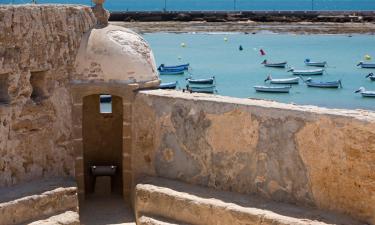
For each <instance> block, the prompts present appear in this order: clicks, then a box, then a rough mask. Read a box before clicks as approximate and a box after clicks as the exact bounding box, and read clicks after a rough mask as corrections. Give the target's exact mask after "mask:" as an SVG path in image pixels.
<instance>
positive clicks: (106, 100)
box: [99, 94, 112, 113]
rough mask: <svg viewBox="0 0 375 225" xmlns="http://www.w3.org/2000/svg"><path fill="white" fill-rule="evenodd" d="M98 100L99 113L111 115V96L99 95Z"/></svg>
mask: <svg viewBox="0 0 375 225" xmlns="http://www.w3.org/2000/svg"><path fill="white" fill-rule="evenodd" d="M99 100H100V102H99V104H100V106H99V108H100V113H112V96H111V95H105V94H101V95H100V98H99Z"/></svg>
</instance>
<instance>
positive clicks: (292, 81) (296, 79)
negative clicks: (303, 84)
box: [264, 75, 299, 84]
mask: <svg viewBox="0 0 375 225" xmlns="http://www.w3.org/2000/svg"><path fill="white" fill-rule="evenodd" d="M267 81H270V83H271V84H298V83H299V77H292V78H279V79H274V78H272V77H271V75H268V76H267V78H266V79H265V80H264V82H267Z"/></svg>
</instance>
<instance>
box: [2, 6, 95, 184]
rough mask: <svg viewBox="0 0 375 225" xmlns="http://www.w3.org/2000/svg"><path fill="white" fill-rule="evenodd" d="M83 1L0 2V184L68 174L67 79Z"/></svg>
mask: <svg viewBox="0 0 375 225" xmlns="http://www.w3.org/2000/svg"><path fill="white" fill-rule="evenodd" d="M95 22H96V21H95V18H94V16H93V13H92V12H91V9H90V8H89V7H84V6H66V5H65V6H64V5H59V6H58V5H19V6H4V5H3V6H0V89H1V91H0V177H1V179H0V187H4V186H9V185H14V184H17V183H19V182H21V181H30V180H33V179H36V178H41V177H53V176H72V175H73V173H74V164H73V162H74V160H73V152H72V151H73V150H72V146H71V129H72V128H71V112H70V110H71V98H70V93H69V80H70V78H71V76H73V74H74V66H73V65H74V61H75V58H76V54H77V50H78V48H79V45H80V41H81V37H82V35H83V34H84V32H86V31H88V30H89V29H90V28H91V27H93V26H94V24H95Z"/></svg>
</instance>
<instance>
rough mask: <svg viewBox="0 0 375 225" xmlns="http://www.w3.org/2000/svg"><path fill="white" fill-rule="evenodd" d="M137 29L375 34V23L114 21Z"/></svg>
mask: <svg viewBox="0 0 375 225" xmlns="http://www.w3.org/2000/svg"><path fill="white" fill-rule="evenodd" d="M111 24H115V25H119V26H122V27H126V28H129V29H132V30H134V31H135V32H137V33H156V32H167V33H194V32H197V33H212V32H240V33H247V34H257V33H265V32H271V33H291V34H345V35H352V34H353V35H354V34H370V35H374V34H375V23H369V22H367V23H327V22H288V23H287V22H254V21H237V22H206V21H198V22H181V21H159V22H111Z"/></svg>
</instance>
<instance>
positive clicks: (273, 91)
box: [254, 86, 291, 93]
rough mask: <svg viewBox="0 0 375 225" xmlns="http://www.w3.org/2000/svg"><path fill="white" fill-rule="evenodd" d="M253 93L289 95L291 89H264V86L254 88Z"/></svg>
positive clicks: (287, 87)
mask: <svg viewBox="0 0 375 225" xmlns="http://www.w3.org/2000/svg"><path fill="white" fill-rule="evenodd" d="M254 89H255V91H257V92H266V93H289V91H290V89H291V87H290V86H286V87H266V86H254Z"/></svg>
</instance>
